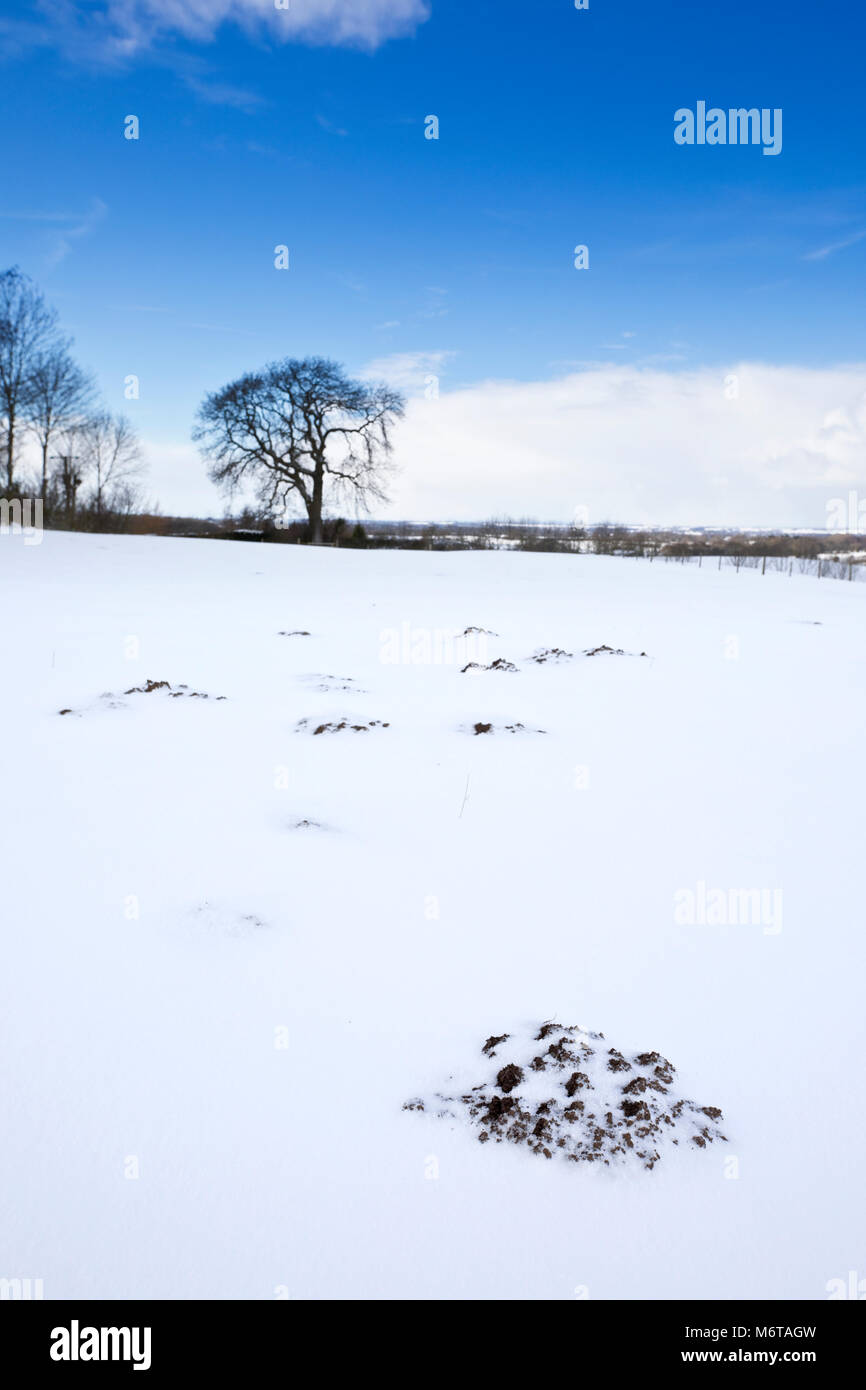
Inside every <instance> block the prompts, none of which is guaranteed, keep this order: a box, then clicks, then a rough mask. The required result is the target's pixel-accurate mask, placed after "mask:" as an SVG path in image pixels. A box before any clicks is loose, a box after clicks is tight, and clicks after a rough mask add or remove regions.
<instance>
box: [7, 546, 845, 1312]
mask: <svg viewBox="0 0 866 1390" xmlns="http://www.w3.org/2000/svg"><path fill="white" fill-rule="evenodd" d="M0 582H2V595H3V626H4V633H3V636H4V649H5V670H4V678H3V682H2V730H3V789H4V794H3V797H2V821H3V823H2V836H0V845H2V862H3V890H2V902H3V940H2V974H0V1013H2V1056H3V1116H2V1128H3V1141H2V1144H0V1171H2V1180H0V1189H2V1203H3V1212H2V1223H0V1224H2V1229H0V1276H3V1277H5V1278H24V1277H29V1278H31V1279H33V1278H41V1279H42V1280H43V1282H44V1292H45V1297H46V1298H60V1297H72V1296H76V1297H78V1296H81V1297H99V1298H102V1297H129V1298H132V1297H143V1298H144V1297H170V1298H176V1297H181V1298H182V1297H195V1296H199V1297H219V1298H237V1297H240V1298H263V1299H267V1298H273V1297H275V1296H277V1297H279V1296H288V1297H293V1298H323V1297H338V1298H368V1297H385V1298H392V1297H410V1298H416V1297H432V1298H474V1297H493V1298H515V1297H522V1296H529V1297H537V1298H552V1299H573V1298H575V1297H590V1298H642V1299H648V1298H649V1299H652V1298H667V1297H674V1296H683V1297H698V1298H716V1297H734V1298H737V1297H742V1298H758V1299H761V1298H795V1297H805V1298H816V1299H821V1298H826V1297H827V1284H828V1281H831V1280H833V1279H843V1280H846V1281H847V1279H848V1277H849V1271H851V1270H857V1271H859V1274H860V1277H861V1278H862V1277H863V1276H864V1275H866V1242H864V1220H863V1201H862V1174H863V1171H864V1168H866V1142H864V1141H866V1130H864V1094H863V1079H862V1069H863V1035H864V1027H863V976H864V971H863V966H864V933H863V906H862V903H863V851H862V837H863V829H862V814H863V813H862V802H863V788H864V786H866V742H864V736H863V711H864V709H866V648H864V611H866V610H864V605H866V590H864V589H863V587H862V586H859V585H855V584H845V583H834V582H823V581H820V582H819V581H817V580H816V579H814V578H811V577H800V576H794V577H793V578H788V577H787V576H781V575H767V576H765V577H763V578H762V577H761V576H760V574H758V573H757V572H751V571H741V572H740V573H739V574H737V573H735V571H734V570H733V569H732V568H727V569H724V570H723V571H722V572H721V573H719V572H717V571H716V569H715V567H714V566H712V565H709V566H704V567H703V568H701V569H698V568H697V567H696V566H694V565H692V566H679V565H664V564H660V563H655V564H652V565H651V564H649V563H648V562H645V561H628V560H618V559H605V558H600V557H591V556H585V557H584V556H581V557H576V556H556V555H530V554H514V553H495V552H491V553H469V554H467V553H459V554H431V553H408V552H407V553H402V552H396V551H388V552H381V553H372V552H352V551H331V550H323V551H316V550H309V549H301V548H296V547H288V546H286V547H278V546H260V545H244V544H234V545H232V544H229V543H226V542H211V541H193V540H190V541H183V540H158V539H147V538H127V537H105V536H84V535H63V534H47V535H46V536H45V537H44V541H43V544H42V545H40V546H32V547H27V546H25V545H24V544H23V543H22V542H21V539H20V537H14V536H4V537H3V538H2V539H0ZM467 627H482V628H486V629H490V630H492V632H493V633H495V634H498V635H496V636H488V637H487V638H486V639H484V640H485V641H486V648H485V646H484V643H483V642H482V639H481V637H480V636H478V635H477V634H476V635H474V642H475V645H474V646H472V645H471V643H472V641H473V638H469V639H465V644H466V645H465V649H461V648H460V646H459V645H458V646H456V647H455V648H454V650H453V651H449V646H448V642H447V641H446V640H445V638H446V637H448V638H450V636H451V635H452V634H456V633H461V632H463V631H464V630H465V629H466V628H467ZM290 632H306V633H309V636H300V635H295V636H285V635H280V634H284V633H290ZM437 634H439V636H438V638H437ZM443 635H445V636H443ZM602 645H605V646H609V647H612V648H614V649H621V650H622V652H623V654H622V655H616V654H613V653H610V652H600V653H598V654H597V655H595V656H588V655H585V653H586V652H588V651H591V650H593V649H594V648H597V647H599V646H602ZM544 648H558V649H560V650H561V651H563V652H566V653H570V654H571V659H566V658H561V659H559V660H549V661H545V662H540V663H536V662H533V661H531V660H529V658H531V657H532V655H533V653H535V652H537V651H538V650H539V649H544ZM437 653H438V654H439V655H440V656H441V657H443V658H447V657H449V656H452V655H454V656H458V657H459V656H461V655H465V656H466V659H467V660H477V661H479V662H480V664H482V665H487V664H490V663H492V662H493V661H495V660H497V659H498V658H503V659H504V660H506V661H508V662H510V663H512V664H513V665H514V666H515V667H516V668H517V669H516V670H515V671H508V670H491V671H475V672H469V673H466V674H463V673H461V671H460V666H459V665H457V664H453V663H449V662H448V661H447V660H440V661H438V662H437V661H436V660H435V659H434V658H435V657H436V655H437ZM641 653H646V655H645V656H641V655H640V654H641ZM427 657H429V658H431V659H430V660H426V659H425V658H427ZM461 664H465V662H461ZM148 680H152V681H167V682H169V683H170V686H171V689H166V688H160V689H156V690H153V691H152V692H151V693H143V692H142V693H132V694H126V695H125V694H124V693H123V692H125V691H127V690H130V689H131V688H132V687H136V686H138V687H144V686H145V683H146V681H148ZM180 686H186V687H187V689H186V690H185V691H184V692H183V693H182V694H181V695H180V696H179V697H178V698H174V696H175V694H176V693H177V691H178V687H180ZM196 692H197V693H198V695H201V694H207V695H208V696H209V698H208V699H207V700H204V699H202V698H198V697H197V696H195V697H194V693H196ZM106 696H109V697H110V698H105V697H106ZM216 696H224V697H225V699H224V700H217V699H216V698H215V697H216ZM115 697H118V698H115ZM60 710H68V711H70V712H69V713H68V714H65V715H60V714H59V711H60ZM301 721H307V722H306V723H303V724H302V723H301ZM372 721H379V723H377V724H376V725H375V726H372V727H370V728H369V729H367V730H366V731H355V730H354V729H353V728H352V727H351V726H352V725H354V724H372ZM344 722H345V723H346V725H347V727H344V728H342V729H337V730H333V729H331V730H326V731H325V732H323V733H321V734H318V735H317V734H316V733H315V732H314V730H315V729H317V728H319V727H321V726H322V725H323V724H330V725H339V724H342V723H344ZM476 723H482V724H486V723H490V724H491V725H492V726H493V728H492V730H491V732H490V733H488V734H483V735H482V734H475V733H474V731H473V730H474V725H475V724H476ZM509 725H511V726H516V725H522V726H523V728H518V729H516V731H515V732H508V727H507V726H509ZM299 726H300V727H299ZM540 731H544V732H540ZM304 822H309V824H304ZM752 889H755V890H761V892H760V894H759V896H758V897H756V898H754V899H752V898H750V897H747V896H746V897H744V896H743V895H744V894H746V893H747V890H752ZM745 903H748V904H749V911H747V912H746V911H745V910H744V904H745ZM744 915H745V916H746V919H747V920H745V921H742V920H739V919H740V918H742V917H743V916H744ZM690 916H691V918H692V920H691V921H689V920H688V918H689V917H690ZM732 916H736V917H737V919H738V920H736V921H732V920H731V917H732ZM546 1020H556V1021H557V1022H558V1023H560V1024H564V1025H580V1026H582V1027H584V1028H585V1029H588V1030H592V1031H598V1032H604V1034H605V1036H606V1038H609V1039H611V1040H612V1043H611V1045H615V1046H616V1047H617V1048H619V1049H621V1050H622V1052H623V1053H624V1054H625V1055H626V1056H628V1055H631V1054H633V1053H642V1052H653V1051H658V1052H659V1053H660V1054H662V1056H663V1057H664V1058H668V1059H670V1060H671V1062H672V1063H673V1064H674V1065H675V1067H676V1069H677V1076H676V1083H677V1092H678V1094H682V1095H684V1096H688V1097H691V1098H694V1099H695V1100H696V1101H697V1102H699V1104H701V1105H710V1106H713V1107H720V1108H721V1110H722V1111H723V1115H724V1119H723V1121H722V1122H721V1128H722V1129H723V1131H724V1133H725V1135H726V1137H727V1142H726V1143H725V1142H721V1141H717V1142H714V1143H712V1144H710V1145H707V1146H706V1147H704V1148H698V1147H696V1146H694V1145H692V1144H683V1145H680V1146H679V1147H678V1148H675V1149H671V1151H670V1152H667V1151H666V1152H665V1155H664V1158H663V1161H662V1162H661V1163H659V1164H657V1165H656V1166H655V1167H654V1168H653V1170H652V1171H647V1170H646V1169H644V1168H643V1167H641V1166H640V1165H638V1164H631V1165H629V1164H627V1163H623V1164H612V1165H611V1166H609V1167H606V1166H604V1165H603V1164H600V1163H594V1164H593V1163H569V1162H565V1161H548V1160H547V1159H546V1158H545V1157H544V1156H543V1155H538V1156H537V1155H535V1154H533V1153H531V1152H530V1151H529V1149H528V1148H527V1147H525V1146H524V1145H519V1144H510V1143H508V1142H503V1143H498V1144H497V1143H483V1144H482V1143H479V1142H478V1132H477V1129H476V1128H475V1127H470V1126H469V1125H467V1124H466V1123H465V1122H464V1121H463V1119H462V1118H461V1116H460V1115H452V1116H451V1117H450V1118H447V1117H446V1118H438V1117H437V1115H436V1113H435V1106H434V1108H433V1111H432V1113H431V1110H430V1108H429V1107H428V1108H426V1109H425V1110H424V1111H412V1110H404V1109H403V1106H404V1103H405V1102H406V1101H407V1100H410V1099H411V1098H413V1097H420V1096H424V1097H429V1096H431V1095H434V1094H435V1093H437V1092H441V1093H443V1094H447V1095H454V1094H455V1087H458V1088H459V1086H461V1085H463V1084H464V1082H463V1080H462V1079H458V1078H463V1077H464V1076H466V1077H468V1078H469V1081H470V1083H471V1081H472V1080H473V1079H474V1080H478V1081H480V1080H482V1079H483V1078H484V1077H485V1076H487V1075H488V1073H489V1072H490V1064H489V1063H487V1061H486V1059H485V1058H484V1057H482V1053H481V1049H482V1045H483V1043H484V1041H485V1039H487V1038H489V1037H490V1036H491V1035H500V1034H505V1033H513V1034H516V1035H517V1034H519V1035H521V1036H526V1035H527V1029H529V1028H534V1027H535V1025H537V1024H540V1023H542V1022H544V1021H546ZM507 1050H508V1048H507V1044H506V1045H503V1048H502V1049H500V1053H499V1057H498V1058H497V1064H498V1062H499V1061H500V1060H501V1061H504V1062H507V1061H511V1060H513V1059H510V1058H509V1057H508V1056H507ZM493 1070H494V1071H495V1065H494V1068H493ZM449 1078H455V1080H449Z"/></svg>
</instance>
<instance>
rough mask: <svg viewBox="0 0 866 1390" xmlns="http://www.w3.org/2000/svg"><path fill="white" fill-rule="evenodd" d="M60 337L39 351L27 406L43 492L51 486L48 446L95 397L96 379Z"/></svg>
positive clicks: (82, 413) (82, 412)
mask: <svg viewBox="0 0 866 1390" xmlns="http://www.w3.org/2000/svg"><path fill="white" fill-rule="evenodd" d="M69 347H70V344H69V342H66V341H59V342H57V343H56V344H55V345H54V346H53V347H51V348H49V349H48V350H47V351H45V352H42V353H40V354H39V356H38V358H37V359H36V362H35V365H34V367H33V369H32V371H31V373H30V391H29V401H28V406H27V414H28V422H29V425H30V429H31V430H32V432H33V434H34V435H35V436H36V438H37V440H38V441H39V447H40V449H41V451H42V495H43V497H44V496H45V490H46V488H47V486H48V450H49V448H50V446H51V442H52V440H53V439H54V437H55V435H56V434H57V433H58V431H59V430H60V429H61V428H62V427H63V426H64V425H68V424H69V423H70V422H73V421H75V420H76V419H78V418H80V417H82V416H84V414H85V413H86V411H87V410H88V408H89V407H90V406H91V403H92V400H93V382H92V380H91V378H90V377H89V376H88V375H87V373H86V372H85V371H83V370H82V368H81V367H79V366H78V363H77V362H75V361H73V359H72V357H70V355H69Z"/></svg>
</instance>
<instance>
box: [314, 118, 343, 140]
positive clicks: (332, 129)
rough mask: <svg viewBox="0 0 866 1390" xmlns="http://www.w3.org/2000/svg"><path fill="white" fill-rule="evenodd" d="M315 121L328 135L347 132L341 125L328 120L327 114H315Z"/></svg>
mask: <svg viewBox="0 0 866 1390" xmlns="http://www.w3.org/2000/svg"><path fill="white" fill-rule="evenodd" d="M316 121H317V122H318V124H319V125H320V126H321V127H322V130H326V131H327V132H328V134H329V135H348V134H349V132H348V130H344V129H343V127H342V126H339V125H334V122H333V121H329V120H328V118H327V116H317V117H316Z"/></svg>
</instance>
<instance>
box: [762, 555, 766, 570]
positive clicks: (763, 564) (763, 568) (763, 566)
mask: <svg viewBox="0 0 866 1390" xmlns="http://www.w3.org/2000/svg"><path fill="white" fill-rule="evenodd" d="M766 573H767V557H766V555H765V556H764V558H763V560H762V562H761V574H766Z"/></svg>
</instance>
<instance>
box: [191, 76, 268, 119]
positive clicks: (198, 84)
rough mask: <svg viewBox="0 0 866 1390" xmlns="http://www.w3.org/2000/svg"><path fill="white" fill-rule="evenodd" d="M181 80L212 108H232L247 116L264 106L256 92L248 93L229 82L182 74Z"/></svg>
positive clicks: (261, 98)
mask: <svg viewBox="0 0 866 1390" xmlns="http://www.w3.org/2000/svg"><path fill="white" fill-rule="evenodd" d="M183 80H184V82H185V83H186V85H187V86H188V87H189V89H190V91H191V92H195V94H196V96H197V97H201V99H202V101H207V102H209V103H210V104H211V105H212V106H233V107H234V108H235V109H236V110H237V111H245V112H247V114H248V115H249V114H251V113H252V112H253V111H257V110H258V109H259V107H260V106H263V105H264V104H265V102H264V98H263V97H261V96H259V94H258V92H250V91H248V90H247V89H246V88H245V87H235V86H234V85H233V84H232V83H230V82H220V81H219V80H217V79H211V78H207V77H198V76H195V75H193V74H191V73H187V74H184V78H183Z"/></svg>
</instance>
